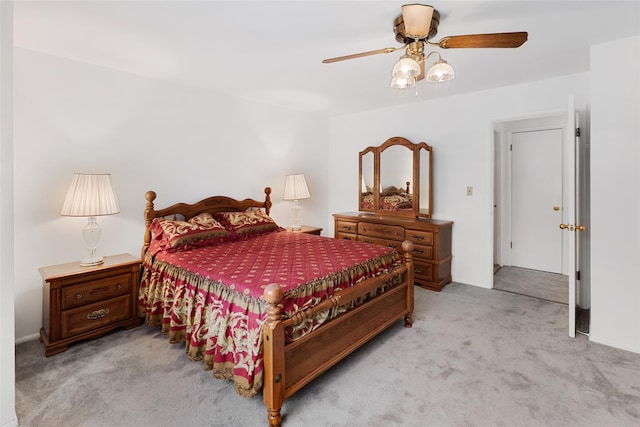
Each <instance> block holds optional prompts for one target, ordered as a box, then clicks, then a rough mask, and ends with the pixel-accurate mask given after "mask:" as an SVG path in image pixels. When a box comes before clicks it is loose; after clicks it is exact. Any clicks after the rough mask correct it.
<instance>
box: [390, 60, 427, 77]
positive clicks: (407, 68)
mask: <svg viewBox="0 0 640 427" xmlns="http://www.w3.org/2000/svg"><path fill="white" fill-rule="evenodd" d="M418 74H420V64H419V63H418V61H416V60H415V59H413V58H411V57H408V56H403V57H402V58H400V60H399V61H398V62H397V63H396V65H394V66H393V71H392V72H391V76H392V77H395V76H399V75H406V76H411V77H415V76H417V75H418Z"/></svg>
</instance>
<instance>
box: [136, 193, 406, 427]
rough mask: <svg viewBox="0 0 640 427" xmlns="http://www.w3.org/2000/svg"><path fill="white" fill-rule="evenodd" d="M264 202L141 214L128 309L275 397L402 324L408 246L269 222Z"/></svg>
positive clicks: (217, 201) (248, 392) (209, 365)
mask: <svg viewBox="0 0 640 427" xmlns="http://www.w3.org/2000/svg"><path fill="white" fill-rule="evenodd" d="M264 193H265V200H264V201H257V200H254V199H244V200H237V199H233V198H230V197H225V196H213V197H209V198H206V199H203V200H201V201H199V202H196V203H193V204H188V203H177V204H174V205H171V206H169V207H167V208H163V209H156V208H155V206H154V200H155V199H156V193H155V192H153V191H148V192H147V193H146V194H145V198H146V200H147V203H146V208H145V211H144V218H145V235H144V244H143V248H142V259H143V270H142V274H141V276H142V277H141V282H140V287H139V298H138V308H139V315H140V316H143V317H145V319H146V323H147V324H148V325H150V326H154V325H155V326H158V325H160V326H161V327H162V331H163V333H165V334H166V335H168V336H169V341H170V342H173V343H184V344H185V347H186V353H187V356H188V359H190V360H199V361H202V362H203V364H204V368H205V369H208V370H212V371H213V376H214V377H216V378H222V379H228V380H233V381H234V384H235V389H236V392H237V393H238V394H240V395H242V396H245V397H250V396H254V395H256V394H257V393H259V392H260V391H261V392H262V395H263V400H264V403H265V406H266V409H267V418H268V422H269V425H270V426H279V425H280V424H281V421H282V415H281V409H282V404H283V402H284V400H285V399H286V398H287V397H289V396H291V395H292V394H293V393H295V392H296V391H298V390H299V389H301V388H302V387H303V386H305V385H306V384H308V383H309V382H311V381H312V380H313V379H314V378H316V377H317V376H319V375H320V374H321V373H323V372H324V371H326V370H327V369H329V368H330V367H331V366H333V365H335V364H336V363H337V362H339V361H340V360H342V359H343V358H344V357H346V356H347V355H349V354H350V353H351V352H353V351H354V350H355V349H357V348H358V347H360V346H361V345H363V344H364V343H366V342H367V341H368V340H370V339H371V338H373V337H374V336H376V335H377V334H378V333H380V332H381V331H382V330H384V329H386V328H387V327H389V326H390V325H392V324H393V323H394V322H396V321H399V320H400V319H403V321H404V325H405V326H406V327H409V328H410V327H411V326H412V313H413V283H414V280H413V263H412V258H411V252H412V250H413V244H412V243H411V242H409V241H407V242H404V243H403V254H402V255H400V254H398V253H397V252H396V249H395V248H387V247H384V246H377V245H371V244H366V243H362V242H353V241H346V240H340V239H332V238H328V237H322V236H316V235H311V234H305V233H296V232H291V231H288V230H285V229H283V228H281V227H279V226H278V225H277V224H276V223H275V221H273V220H272V219H271V218H270V217H269V212H270V209H271V199H270V194H271V189H270V188H269V187H267V188H265V190H264Z"/></svg>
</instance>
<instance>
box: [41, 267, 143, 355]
mask: <svg viewBox="0 0 640 427" xmlns="http://www.w3.org/2000/svg"><path fill="white" fill-rule="evenodd" d="M140 263H141V262H140V259H139V258H137V257H134V256H133V255H129V254H121V255H113V256H107V257H104V263H103V264H100V265H96V266H93V267H81V266H80V262H79V261H78V262H70V263H67V264H59V265H52V266H49V267H42V268H40V269H38V271H39V272H40V275H41V276H42V279H43V281H44V282H43V295H42V329H40V339H41V340H42V342H43V343H44V348H45V355H46V356H47V357H48V356H51V355H54V354H56V353H60V352H62V351H65V350H66V349H67V347H69V344H71V343H74V342H76V341H80V340H86V339H90V338H96V337H98V336H101V335H103V334H105V333H107V332H109V331H111V330H113V329H116V328H119V327H124V328H125V329H130V328H133V327H136V326H138V325H140V324H141V323H142V322H141V319H140V318H139V317H138V316H137V310H136V307H137V301H138V282H139V280H140Z"/></svg>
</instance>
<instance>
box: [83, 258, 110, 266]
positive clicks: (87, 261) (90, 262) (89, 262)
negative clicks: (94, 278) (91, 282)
mask: <svg viewBox="0 0 640 427" xmlns="http://www.w3.org/2000/svg"><path fill="white" fill-rule="evenodd" d="M102 263H104V258H102V257H101V256H97V257H86V258H83V259H82V261H80V266H81V267H93V266H95V265H100V264H102Z"/></svg>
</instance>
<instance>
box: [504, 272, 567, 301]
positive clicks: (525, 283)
mask: <svg viewBox="0 0 640 427" xmlns="http://www.w3.org/2000/svg"><path fill="white" fill-rule="evenodd" d="M493 288H494V289H498V290H500V291H506V292H513V293H516V294H520V295H527V296H530V297H535V298H540V299H544V300H547V301H554V302H559V303H561V304H569V277H568V276H564V275H562V274H556V273H548V272H546V271H538V270H531V269H528V268H521V267H509V266H505V267H501V268H499V269H497V271H496V272H495V273H494V275H493Z"/></svg>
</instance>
